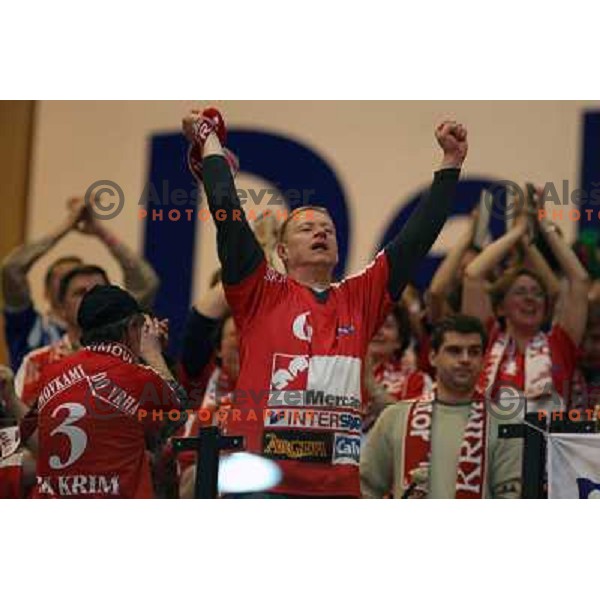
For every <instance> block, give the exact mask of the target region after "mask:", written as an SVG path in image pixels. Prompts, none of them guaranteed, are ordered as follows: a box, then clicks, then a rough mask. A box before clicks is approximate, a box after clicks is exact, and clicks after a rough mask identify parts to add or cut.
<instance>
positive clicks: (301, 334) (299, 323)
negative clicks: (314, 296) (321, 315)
mask: <svg viewBox="0 0 600 600" xmlns="http://www.w3.org/2000/svg"><path fill="white" fill-rule="evenodd" d="M309 314H310V312H303V313H301V314H299V315H298V316H297V317H296V318H295V319H294V322H293V323H292V331H293V332H294V335H295V336H296V337H297V338H298V339H299V340H302V341H303V342H310V340H311V339H312V327H311V326H310V325H309V324H308V315H309Z"/></svg>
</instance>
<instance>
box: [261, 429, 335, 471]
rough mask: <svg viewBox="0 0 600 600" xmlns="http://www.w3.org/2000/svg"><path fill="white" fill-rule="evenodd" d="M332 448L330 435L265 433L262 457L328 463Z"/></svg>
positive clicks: (302, 432) (305, 432)
mask: <svg viewBox="0 0 600 600" xmlns="http://www.w3.org/2000/svg"><path fill="white" fill-rule="evenodd" d="M332 448H333V441H332V436H331V434H330V433H314V432H310V431H282V432H274V431H265V432H264V434H263V455H264V456H266V457H267V458H273V459H276V460H298V461H302V462H318V463H329V462H331V456H332Z"/></svg>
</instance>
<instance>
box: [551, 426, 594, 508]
mask: <svg viewBox="0 0 600 600" xmlns="http://www.w3.org/2000/svg"><path fill="white" fill-rule="evenodd" d="M548 497H549V498H551V499H553V498H571V499H573V498H575V499H597V500H598V499H600V433H584V434H580V433H561V434H552V435H549V436H548Z"/></svg>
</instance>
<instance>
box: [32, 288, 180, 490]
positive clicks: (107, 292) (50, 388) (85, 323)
mask: <svg viewBox="0 0 600 600" xmlns="http://www.w3.org/2000/svg"><path fill="white" fill-rule="evenodd" d="M77 324H78V328H79V330H80V332H81V340H82V343H83V345H84V348H82V349H80V350H78V351H77V352H76V353H74V354H71V355H70V356H69V357H67V358H65V359H64V360H62V361H59V362H57V363H54V364H52V365H48V367H47V368H46V369H45V370H44V372H43V374H42V377H43V379H42V381H41V383H40V390H41V393H40V394H39V396H38V401H37V403H36V404H37V408H38V411H39V417H38V421H39V455H38V463H37V485H36V489H35V493H34V496H35V497H40V498H65V497H69V498H110V497H113V498H150V497H153V489H152V478H151V470H150V463H149V459H148V455H147V453H146V449H147V448H153V447H154V446H155V445H156V444H157V443H158V441H159V439H160V437H161V434H162V432H163V430H164V429H165V428H167V429H168V430H169V429H171V428H172V427H176V426H179V425H180V424H181V419H182V417H185V412H183V411H182V410H181V409H185V407H186V406H185V405H186V394H185V392H184V391H183V390H182V388H181V386H179V385H178V384H177V382H176V381H175V379H174V377H173V375H172V374H171V372H170V370H169V368H168V366H167V364H166V362H165V360H164V358H163V355H162V344H161V337H162V332H161V327H160V324H159V322H158V320H157V319H152V318H150V317H149V316H148V315H146V314H144V311H143V309H142V307H141V306H140V305H139V304H138V303H137V302H136V300H135V299H134V298H133V296H131V295H130V294H129V293H127V292H126V291H124V290H122V289H120V288H118V287H116V286H102V285H100V286H96V287H94V288H93V289H91V290H90V291H89V292H88V293H86V295H85V296H84V298H83V300H82V301H81V303H80V306H79V311H78V314H77ZM140 363H143V364H140ZM154 411H159V413H160V418H156V415H155V413H154ZM173 412H174V413H177V414H176V415H175V417H176V418H171V414H172V413H173ZM57 432H59V433H61V435H55V434H56V433H57ZM167 434H168V431H167ZM165 435H166V434H165Z"/></svg>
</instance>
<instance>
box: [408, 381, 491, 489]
mask: <svg viewBox="0 0 600 600" xmlns="http://www.w3.org/2000/svg"><path fill="white" fill-rule="evenodd" d="M434 402H435V395H434V393H433V392H427V393H425V394H423V395H422V396H421V397H420V398H419V399H418V400H416V401H415V402H413V403H412V405H411V407H410V409H409V413H408V419H407V423H406V432H405V436H404V440H405V442H404V482H403V487H404V489H405V490H408V489H409V488H410V487H411V486H412V487H413V488H414V487H417V488H418V485H419V479H422V478H423V479H427V478H428V473H426V474H425V475H424V471H427V472H428V471H429V465H430V461H431V423H432V420H433V419H432V417H433V403H434ZM486 448H487V415H486V411H485V403H484V402H483V400H481V399H475V400H474V401H473V402H472V403H471V409H470V411H469V419H468V421H467V425H466V427H465V430H464V433H463V440H462V444H461V446H460V454H459V459H458V468H457V473H456V496H455V497H456V498H472V499H475V498H482V497H483V495H484V491H485V481H486V468H487V460H486V454H487V453H486Z"/></svg>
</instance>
